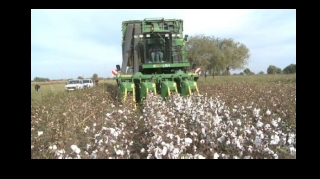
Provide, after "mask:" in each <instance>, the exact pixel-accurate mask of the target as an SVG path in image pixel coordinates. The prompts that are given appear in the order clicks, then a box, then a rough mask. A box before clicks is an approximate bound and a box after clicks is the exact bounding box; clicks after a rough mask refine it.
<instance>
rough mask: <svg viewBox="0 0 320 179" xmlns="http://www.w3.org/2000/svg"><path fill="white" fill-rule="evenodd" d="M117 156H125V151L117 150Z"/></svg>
mask: <svg viewBox="0 0 320 179" xmlns="http://www.w3.org/2000/svg"><path fill="white" fill-rule="evenodd" d="M116 154H117V155H124V152H123V150H117V151H116Z"/></svg>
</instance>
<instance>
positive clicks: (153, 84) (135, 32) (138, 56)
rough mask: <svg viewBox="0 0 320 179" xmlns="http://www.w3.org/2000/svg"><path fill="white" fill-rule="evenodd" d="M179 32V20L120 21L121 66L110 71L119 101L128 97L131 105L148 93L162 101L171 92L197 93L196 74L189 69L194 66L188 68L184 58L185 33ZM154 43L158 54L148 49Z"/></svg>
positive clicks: (180, 24)
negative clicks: (116, 85) (117, 89)
mask: <svg viewBox="0 0 320 179" xmlns="http://www.w3.org/2000/svg"><path fill="white" fill-rule="evenodd" d="M183 35H184V34H183V20H181V19H164V18H148V19H144V20H129V21H124V22H122V57H123V59H122V66H121V67H120V65H116V70H114V71H116V73H115V74H114V75H115V76H116V81H117V84H118V87H119V93H118V94H119V99H120V100H121V101H126V100H132V102H133V104H134V105H135V104H136V103H138V102H141V101H142V100H144V98H145V97H146V96H147V95H148V93H151V92H152V93H154V94H155V95H161V96H162V98H163V100H165V99H166V97H167V96H170V95H171V94H173V93H180V94H181V95H182V96H187V95H193V94H194V93H199V91H198V87H197V82H196V81H197V80H198V78H199V74H198V73H195V72H194V71H192V70H193V69H194V68H195V65H192V68H190V63H189V62H188V61H187V59H186V43H187V42H188V35H185V36H184V37H183ZM156 43H158V45H160V46H161V47H162V49H160V50H161V52H162V53H161V55H159V53H158V52H155V54H152V52H150V50H152V48H153V45H154V44H156ZM152 57H154V58H152ZM114 71H113V73H114ZM128 96H131V99H130V98H129V97H128Z"/></svg>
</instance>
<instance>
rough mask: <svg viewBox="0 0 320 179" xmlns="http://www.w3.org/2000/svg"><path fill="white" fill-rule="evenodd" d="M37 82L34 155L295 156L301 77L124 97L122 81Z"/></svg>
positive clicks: (204, 84) (225, 80)
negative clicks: (83, 85)
mask: <svg viewBox="0 0 320 179" xmlns="http://www.w3.org/2000/svg"><path fill="white" fill-rule="evenodd" d="M39 84H40V85H41V88H40V91H35V89H34V85H35V83H32V84H31V158H110V159H111V158H115V159H117V158H227V159H229V158H252V159H259V158H267V159H269V158H283V159H295V158H296V149H295V147H296V75H295V74H294V75H252V76H240V75H237V76H216V77H214V78H212V76H209V77H207V79H206V80H205V79H204V77H200V79H199V81H198V88H199V91H200V95H194V96H192V97H184V98H181V97H180V96H179V95H173V96H171V97H170V98H168V100H167V101H165V102H164V101H162V100H161V99H159V97H158V96H153V95H152V94H150V95H148V98H147V99H146V100H145V101H144V102H143V104H141V105H140V106H138V110H135V111H134V110H133V109H132V106H130V102H128V103H126V104H119V103H118V102H117V96H118V91H117V90H118V88H117V86H116V82H115V80H101V81H100V84H99V85H98V86H96V87H94V88H93V89H87V90H80V91H72V92H66V91H64V85H65V82H59V83H39Z"/></svg>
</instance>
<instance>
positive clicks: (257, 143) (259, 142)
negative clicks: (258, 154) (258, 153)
mask: <svg viewBox="0 0 320 179" xmlns="http://www.w3.org/2000/svg"><path fill="white" fill-rule="evenodd" d="M261 143H262V140H261V138H260V137H259V136H256V138H255V140H254V145H255V146H256V147H259V146H260V145H261Z"/></svg>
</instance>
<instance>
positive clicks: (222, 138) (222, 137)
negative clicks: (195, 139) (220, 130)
mask: <svg viewBox="0 0 320 179" xmlns="http://www.w3.org/2000/svg"><path fill="white" fill-rule="evenodd" d="M225 138H226V137H225V136H221V137H219V138H218V139H217V140H218V142H220V143H222V142H224V141H225Z"/></svg>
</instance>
